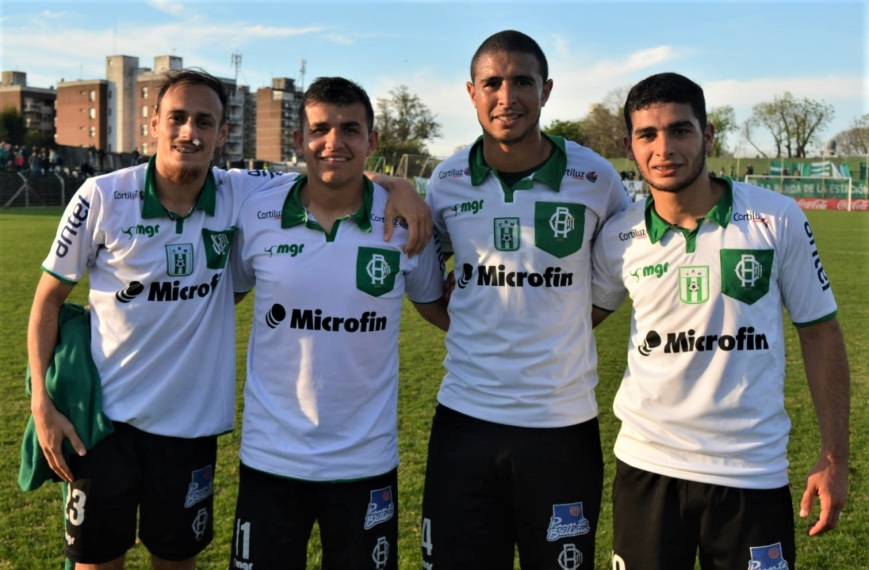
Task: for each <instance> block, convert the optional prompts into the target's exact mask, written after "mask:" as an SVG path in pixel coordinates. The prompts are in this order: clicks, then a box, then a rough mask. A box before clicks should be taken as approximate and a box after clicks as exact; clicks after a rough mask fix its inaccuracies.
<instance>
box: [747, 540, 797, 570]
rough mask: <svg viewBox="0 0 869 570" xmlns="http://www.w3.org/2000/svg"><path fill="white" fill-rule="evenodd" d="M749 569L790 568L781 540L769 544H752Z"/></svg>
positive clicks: (770, 569) (781, 569) (780, 569)
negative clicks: (782, 549) (784, 555)
mask: <svg viewBox="0 0 869 570" xmlns="http://www.w3.org/2000/svg"><path fill="white" fill-rule="evenodd" d="M750 550H751V560H749V561H748V570H789V567H788V562H787V560H785V559H784V557H783V555H782V551H781V542H776V543H775V544H769V545H767V546H752V547H750Z"/></svg>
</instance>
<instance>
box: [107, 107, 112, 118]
mask: <svg viewBox="0 0 869 570" xmlns="http://www.w3.org/2000/svg"><path fill="white" fill-rule="evenodd" d="M106 111H107V113H108V115H109V117H111V116H112V108H111V107H109V108H108V109H107V110H106Z"/></svg>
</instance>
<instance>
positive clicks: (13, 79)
mask: <svg viewBox="0 0 869 570" xmlns="http://www.w3.org/2000/svg"><path fill="white" fill-rule="evenodd" d="M56 100H57V92H56V91H55V90H54V89H42V88H39V87H28V86H27V74H26V73H25V72H23V71H3V72H2V73H0V110H2V109H5V108H6V107H13V108H14V109H15V110H16V111H18V112H19V113H21V114H22V115H23V116H24V124H25V126H26V127H27V130H28V131H39V133H40V135H41V136H43V137H45V138H52V137H54V132H55V130H54V118H55V116H56V114H55V108H54V103H55V101H56Z"/></svg>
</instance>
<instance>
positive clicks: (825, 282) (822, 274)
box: [803, 222, 830, 291]
mask: <svg viewBox="0 0 869 570" xmlns="http://www.w3.org/2000/svg"><path fill="white" fill-rule="evenodd" d="M803 228H804V229H805V231H806V237H808V238H809V245H811V246H813V247H814V248H815V250H814V251H813V252H812V259H813V260H814V264H815V270H816V271H817V273H818V282H819V283H820V284H821V291H826V290H827V289H829V288H830V280H829V279H827V272H826V271H824V266H823V265H821V256H820V255H818V246H816V245H815V234H814V233H812V226H810V225H809V222H806V223H805V225H804V226H803Z"/></svg>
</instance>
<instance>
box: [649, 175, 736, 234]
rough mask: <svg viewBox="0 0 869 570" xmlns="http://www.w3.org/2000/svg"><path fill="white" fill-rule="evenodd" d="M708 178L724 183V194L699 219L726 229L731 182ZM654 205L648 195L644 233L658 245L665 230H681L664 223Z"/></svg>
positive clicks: (729, 208) (653, 200)
mask: <svg viewBox="0 0 869 570" xmlns="http://www.w3.org/2000/svg"><path fill="white" fill-rule="evenodd" d="M709 178H712V179H713V180H718V181H720V182H724V183H725V188H724V192H722V194H721V198H719V199H718V202H717V203H716V204H715V205H714V206H712V209H711V210H709V213H707V214H706V215H705V216H703V218H701V219H703V220H709V221H710V222H715V223H716V224H718V225H719V226H721V227H722V228H726V227H727V222H728V220H730V214H731V213H732V211H733V181H732V180H730V179H729V178H719V177H717V176H713V175H711V174H710V175H709ZM654 204H655V198H654V196H652V195H651V194H649V196H648V197H647V198H646V233H647V234H648V235H649V241H651V242H652V243H658V242H659V241H661V238H663V237H664V234H666V233H667V230H670V229H673V230H677V231H681V230H682V228H680V227H679V226H677V225H676V224H671V223H670V222H667V221H665V220H664V219H663V218H662V217H661V216H659V215H658V212H656V211H655V206H654Z"/></svg>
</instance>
